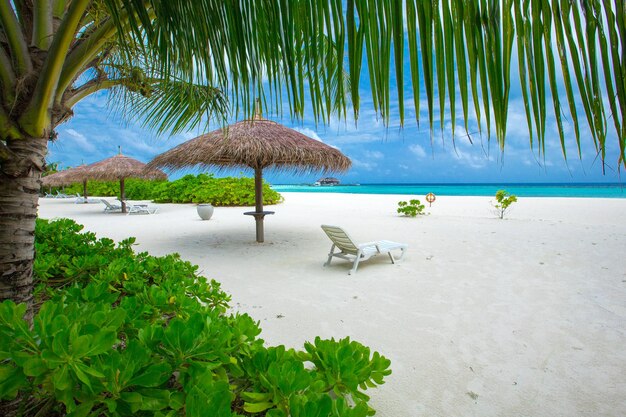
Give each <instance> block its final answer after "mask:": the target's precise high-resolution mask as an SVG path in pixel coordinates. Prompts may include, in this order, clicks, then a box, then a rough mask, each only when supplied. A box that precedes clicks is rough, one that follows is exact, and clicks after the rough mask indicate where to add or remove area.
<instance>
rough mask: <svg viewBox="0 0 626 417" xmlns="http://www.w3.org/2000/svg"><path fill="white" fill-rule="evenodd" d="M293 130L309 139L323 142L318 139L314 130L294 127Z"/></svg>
mask: <svg viewBox="0 0 626 417" xmlns="http://www.w3.org/2000/svg"><path fill="white" fill-rule="evenodd" d="M293 130H295V131H296V132H300V133H302V134H303V135H305V136H308V137H310V138H311V139H315V140H317V141H320V142H324V141H323V140H322V138H320V137H319V135H318V134H317V132H316V131H315V130H313V129H309V128H308V127H294V128H293Z"/></svg>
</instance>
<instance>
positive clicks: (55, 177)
mask: <svg viewBox="0 0 626 417" xmlns="http://www.w3.org/2000/svg"><path fill="white" fill-rule="evenodd" d="M67 171H69V170H65V171H57V172H55V173H54V174H50V175H46V176H45V177H42V178H41V185H43V186H44V187H63V186H65V185H70V184H71V183H72V182H71V181H68V179H67Z"/></svg>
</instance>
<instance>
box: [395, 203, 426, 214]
mask: <svg viewBox="0 0 626 417" xmlns="http://www.w3.org/2000/svg"><path fill="white" fill-rule="evenodd" d="M424 207H425V206H424V205H423V204H422V203H421V202H420V201H419V200H417V199H412V200H409V201H398V208H397V209H396V211H397V212H398V213H400V214H404V215H405V216H407V217H415V216H417V215H418V214H424Z"/></svg>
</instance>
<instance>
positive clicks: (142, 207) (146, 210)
mask: <svg viewBox="0 0 626 417" xmlns="http://www.w3.org/2000/svg"><path fill="white" fill-rule="evenodd" d="M126 204H127V208H128V214H154V213H156V212H157V211H159V209H158V207H148V205H147V204H129V203H126Z"/></svg>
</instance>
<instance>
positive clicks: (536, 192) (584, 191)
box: [272, 183, 626, 198]
mask: <svg viewBox="0 0 626 417" xmlns="http://www.w3.org/2000/svg"><path fill="white" fill-rule="evenodd" d="M272 188H273V189H274V190H276V191H278V192H305V193H346V194H403V195H417V196H419V195H425V194H427V193H435V194H436V195H457V196H493V195H495V193H496V191H497V190H502V189H504V190H507V191H508V192H510V193H511V194H515V195H517V196H519V197H586V198H626V185H625V184H621V183H567V184H563V183H560V184H519V183H511V184H360V185H335V186H312V185H284V184H283V185H280V184H276V185H272Z"/></svg>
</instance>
